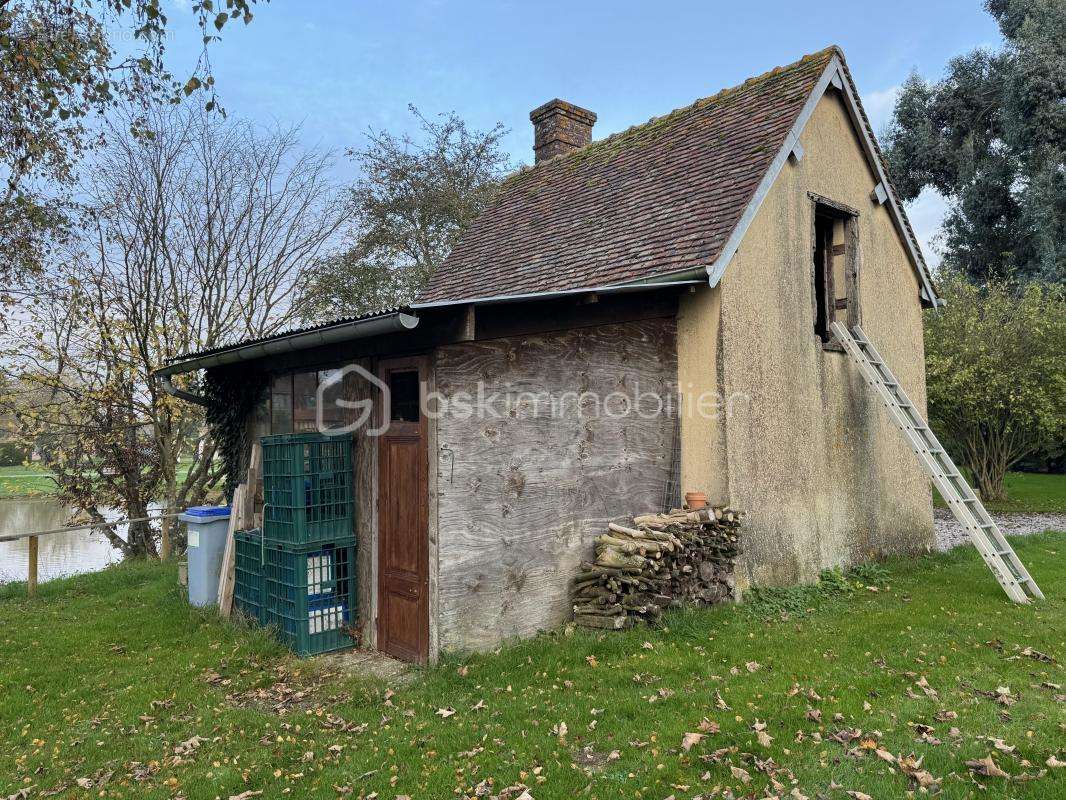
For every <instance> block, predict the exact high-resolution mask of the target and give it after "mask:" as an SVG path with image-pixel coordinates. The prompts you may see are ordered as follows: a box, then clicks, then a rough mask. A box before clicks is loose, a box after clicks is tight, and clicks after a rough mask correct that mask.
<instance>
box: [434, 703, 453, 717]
mask: <svg viewBox="0 0 1066 800" xmlns="http://www.w3.org/2000/svg"><path fill="white" fill-rule="evenodd" d="M436 713H437V716H439V717H440V718H441V719H448V717H450V716H451V715H452V714H454V713H455V709H454V708H452V707H451V706H448V707H447V708H438V709H437V711H436Z"/></svg>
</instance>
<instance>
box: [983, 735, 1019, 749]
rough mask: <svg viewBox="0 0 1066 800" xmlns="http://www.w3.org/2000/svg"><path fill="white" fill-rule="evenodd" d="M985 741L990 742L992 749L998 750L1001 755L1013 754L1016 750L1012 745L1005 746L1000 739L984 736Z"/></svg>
mask: <svg viewBox="0 0 1066 800" xmlns="http://www.w3.org/2000/svg"><path fill="white" fill-rule="evenodd" d="M985 739H987V740H988V741H989V742H991V743H992V746H993V747H994V748H996V749H997V750H999V751H1000V752H1001V753H1013V752H1014V751H1015V750H1017V749H1018V748H1017V747H1015V746H1014V745H1012V744H1007V743H1006V742H1005V741H1003V740H1002V739H997V738H996V737H994V736H986V737H985Z"/></svg>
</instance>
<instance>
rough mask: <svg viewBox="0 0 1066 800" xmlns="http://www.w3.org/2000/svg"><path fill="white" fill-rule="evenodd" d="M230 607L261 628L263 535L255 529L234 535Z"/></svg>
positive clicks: (263, 612)
mask: <svg viewBox="0 0 1066 800" xmlns="http://www.w3.org/2000/svg"><path fill="white" fill-rule="evenodd" d="M233 544H234V547H233V605H234V607H235V608H237V609H239V610H240V611H241V612H242V613H243V614H244V615H245V616H247V617H249V618H250V619H254V620H256V621H257V622H258V623H259V624H260V625H262V624H263V623H264V622H265V621H266V607H265V606H264V604H263V534H262V532H261V531H260V530H259V529H258V528H254V529H252V530H250V531H237V532H236V533H235V534H234V535H233Z"/></svg>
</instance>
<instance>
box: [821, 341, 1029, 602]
mask: <svg viewBox="0 0 1066 800" xmlns="http://www.w3.org/2000/svg"><path fill="white" fill-rule="evenodd" d="M830 328H831V330H832V331H833V335H834V336H835V337H836V338H837V341H838V342H840V344H841V345H843V347H844V350H845V351H846V352H847V354H848V355H850V356H851V357H852V359H854V361H855V363H856V364H858V365H859V370H860V371H861V372H862V376H863V378H865V379H866V382H867V383H868V384H870V386H872V387H873V388H874V391H876V392H877V395H878V397H879V398H880V399H881V402H883V403H884V405H885V407H886V408H887V409H888V410H889V413H891V414H892V418H893V419H894V420H895V422H896V425H897V426H898V427H899V429H900V430H901V431H903V436H904V437H905V438H906V440H907V443H908V444H910V446H911V449H913V450H914V452H915V453H916V454H917V456H918V459H919V461H921V462H922V466H923V467H924V468H925V471H926V472H927V473H929V477H931V478H932V479H933V483H935V484H936V488H937V489H938V490H939V491H940V496H941V497H943V498H944V500H945V501H946V502H947V504H948V508H950V509H951V511H952V513H953V514H954V515H955V519H957V520H958V521H959V523H960V524H961V525H962V526H963V527H964V528H965V529H966V533H968V534H969V536H970V541H972V542H973V543H974V546H975V547H976V548H977V552H978V553H980V554H981V558H983V559H984V562H985V563H986V564H987V565H988V568H989V569H990V570H992V574H993V575H995V576H996V580H997V581H999V585H1000V586H1002V587H1003V591H1005V592H1006V593H1007V596H1008V597H1009V598H1010V599H1011V600H1013V601H1014V602H1016V603H1028V602H1029V600H1030V598H1036V599H1040V600H1042V599H1043V598H1044V595H1043V593H1042V592H1041V591H1040V587H1039V586H1037V585H1036V581H1034V580H1033V578H1032V576H1030V575H1029V571H1028V570H1026V568H1025V565H1024V564H1022V562H1021V559H1019V558H1018V555H1017V554H1016V553H1015V552H1014V549H1013V548H1012V547H1011V546H1010V544H1009V543H1008V542H1007V540H1006V538H1004V536H1003V532H1002V531H1001V530H1000V529H999V526H998V525H996V523H995V521H994V520H993V519H992V517H991V516H989V513H988V511H987V510H986V509H985V507H984V504H983V503H982V502H981V500H980V498H978V497H977V495H976V494H975V493H974V491H973V489H971V488H970V484H968V483H967V482H966V479H965V478H964V477H963V476H962V473H961V472H960V471H959V468H958V467H956V466H955V462H953V461H952V460H951V456H949V455H948V454H947V451H946V450H945V449H944V447H943V445H941V444H940V441H939V440H938V439H937V438H936V436H935V435H934V434H933V431H932V430H930V428H929V425H928V423H926V421H925V420H924V419H923V418H922V415H921V414H920V413H918V409H916V408H915V407H914V404H913V403H911V401H910V398H909V397H907V393H906V392H904V391H903V387H902V386H900V384H899V381H898V380H896V376H895V375H894V374H893V373H892V370H890V369H889V368H888V364H886V363H885V360H884V359H883V358H881V354H880V353H878V352H877V348H876V347H874V345H873V342H871V341H870V340H869V339H868V338H867V337H866V334H864V333H863V332H862V328H860V327H859V326H858V325H856V326H855V327H853V328H852V329H851V332H849V331H848V329H847V328H846V327H845V326H844V325H843V324H842V323H840V322H834V323H833V324H832V325H831V326H830Z"/></svg>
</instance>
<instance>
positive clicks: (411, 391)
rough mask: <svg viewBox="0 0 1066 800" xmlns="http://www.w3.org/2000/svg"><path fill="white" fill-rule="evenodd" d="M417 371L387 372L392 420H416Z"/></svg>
mask: <svg viewBox="0 0 1066 800" xmlns="http://www.w3.org/2000/svg"><path fill="white" fill-rule="evenodd" d="M418 390H419V386H418V371H417V370H412V371H411V372H393V373H390V374H389V392H390V398H389V410H390V412H391V415H390V419H391V420H392V421H393V422H418V415H419V407H418V406H419V403H418V400H419V396H418V395H419V393H418Z"/></svg>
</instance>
